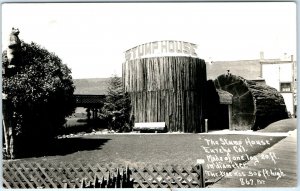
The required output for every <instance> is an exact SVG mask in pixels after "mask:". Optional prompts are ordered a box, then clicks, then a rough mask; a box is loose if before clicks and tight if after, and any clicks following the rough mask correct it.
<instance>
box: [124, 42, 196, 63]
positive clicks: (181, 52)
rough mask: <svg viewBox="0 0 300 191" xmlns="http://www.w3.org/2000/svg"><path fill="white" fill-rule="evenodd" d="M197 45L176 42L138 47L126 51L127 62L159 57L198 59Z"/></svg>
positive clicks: (151, 43)
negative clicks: (189, 57)
mask: <svg viewBox="0 0 300 191" xmlns="http://www.w3.org/2000/svg"><path fill="white" fill-rule="evenodd" d="M196 49H197V45H196V44H193V43H190V42H185V41H175V40H163V41H154V42H149V43H145V44H141V45H138V46H136V47H134V48H131V49H129V50H127V51H125V58H126V61H128V60H134V59H139V58H149V57H159V56H191V57H197V53H196Z"/></svg>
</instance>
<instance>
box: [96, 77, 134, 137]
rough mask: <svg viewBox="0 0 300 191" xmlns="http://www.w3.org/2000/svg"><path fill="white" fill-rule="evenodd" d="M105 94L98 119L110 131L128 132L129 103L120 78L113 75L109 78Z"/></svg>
mask: <svg viewBox="0 0 300 191" xmlns="http://www.w3.org/2000/svg"><path fill="white" fill-rule="evenodd" d="M107 93H108V95H107V96H106V98H105V103H104V106H103V107H102V109H101V113H100V117H101V118H102V119H104V120H105V121H107V123H108V126H109V128H110V129H111V130H114V131H119V132H124V131H130V130H131V119H130V110H131V102H130V97H129V95H128V93H125V91H124V89H123V85H122V80H121V78H120V77H118V76H116V75H114V76H112V77H111V78H110V80H109V82H108V89H107Z"/></svg>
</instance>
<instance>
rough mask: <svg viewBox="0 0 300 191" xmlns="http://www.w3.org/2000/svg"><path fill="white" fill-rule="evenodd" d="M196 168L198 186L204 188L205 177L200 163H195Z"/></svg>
mask: <svg viewBox="0 0 300 191" xmlns="http://www.w3.org/2000/svg"><path fill="white" fill-rule="evenodd" d="M196 168H197V173H198V181H199V183H198V185H199V187H200V188H204V187H205V178H204V170H203V166H202V164H197V166H196Z"/></svg>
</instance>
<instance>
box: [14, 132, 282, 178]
mask: <svg viewBox="0 0 300 191" xmlns="http://www.w3.org/2000/svg"><path fill="white" fill-rule="evenodd" d="M220 138H223V139H228V140H244V139H247V138H250V139H251V140H264V141H266V140H268V141H269V142H270V145H265V146H261V145H256V146H253V147H251V146H246V147H245V149H246V150H247V151H246V152H245V153H247V154H248V155H249V156H253V155H256V154H257V153H260V152H262V151H263V150H265V149H266V148H268V147H270V146H271V145H273V144H275V143H277V142H278V141H279V140H281V139H282V138H283V137H268V136H254V135H214V134H126V135H125V134H104V135H90V136H83V137H73V138H65V139H60V140H57V142H55V143H52V144H51V147H50V149H49V150H47V151H46V150H45V152H44V153H37V156H36V157H31V158H23V159H18V160H19V161H26V162H43V161H44V162H82V163H100V164H112V165H124V166H125V165H138V166H143V165H147V164H179V165H194V164H196V161H197V159H204V160H205V162H206V163H205V164H207V162H208V161H207V158H206V155H207V153H206V152H205V150H204V148H203V147H202V146H207V142H206V141H205V139H212V140H219V139H220ZM209 148H210V149H213V148H219V146H209ZM227 148H229V149H231V150H232V153H231V154H232V156H233V155H236V156H239V155H241V154H240V153H236V152H234V149H233V147H232V146H227ZM44 155H45V156H44ZM216 155H218V156H225V155H226V154H224V153H217V154H216ZM239 162H240V161H239ZM231 170H232V169H227V170H226V171H231ZM208 178H210V177H208Z"/></svg>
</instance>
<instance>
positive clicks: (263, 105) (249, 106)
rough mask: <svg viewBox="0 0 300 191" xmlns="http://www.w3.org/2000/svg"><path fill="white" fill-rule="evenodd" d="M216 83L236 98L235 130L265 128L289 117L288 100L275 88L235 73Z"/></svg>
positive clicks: (219, 78)
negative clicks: (286, 103)
mask: <svg viewBox="0 0 300 191" xmlns="http://www.w3.org/2000/svg"><path fill="white" fill-rule="evenodd" d="M214 84H215V87H216V88H217V89H221V90H224V91H227V92H229V93H230V94H232V95H233V98H232V121H231V125H232V128H233V129H237V130H250V129H252V130H257V129H262V128H264V127H266V126H267V125H269V124H270V123H272V122H275V121H278V120H281V119H286V118H288V113H287V110H286V106H285V103H284V99H283V97H282V95H281V94H280V93H279V92H278V91H277V90H276V89H275V88H272V87H270V86H267V85H262V84H258V83H256V82H254V81H251V80H246V79H244V78H242V77H240V76H235V75H232V74H224V75H220V76H218V77H217V78H216V79H215V80H214Z"/></svg>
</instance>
